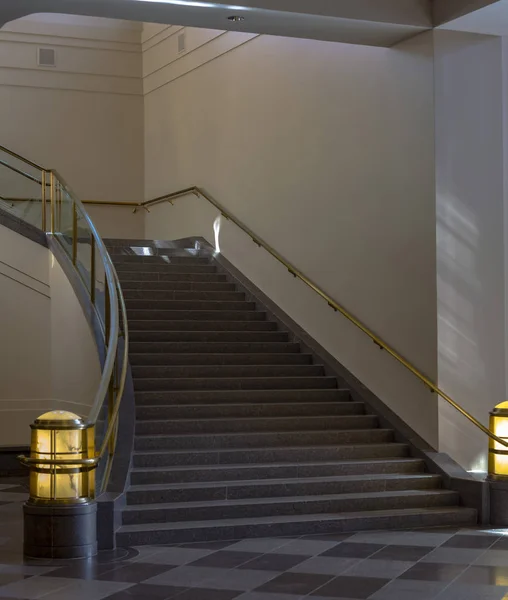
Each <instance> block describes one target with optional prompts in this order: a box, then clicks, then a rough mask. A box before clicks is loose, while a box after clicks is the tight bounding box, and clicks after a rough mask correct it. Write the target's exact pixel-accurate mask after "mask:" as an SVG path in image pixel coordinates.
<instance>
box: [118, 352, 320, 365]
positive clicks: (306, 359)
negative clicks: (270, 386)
mask: <svg viewBox="0 0 508 600" xmlns="http://www.w3.org/2000/svg"><path fill="white" fill-rule="evenodd" d="M130 362H131V365H136V366H138V365H144V366H156V365H160V364H162V365H171V366H173V365H187V364H195V365H200V366H205V365H212V364H213V365H265V364H268V365H287V364H288V363H289V364H302V365H310V364H312V355H311V354H303V353H288V354H285V353H283V352H279V353H274V354H260V353H257V354H256V353H254V354H246V353H244V354H233V353H220V352H217V353H215V354H198V353H191V352H188V353H187V354H178V353H172V354H163V353H149V352H138V353H132V354H131V355H130Z"/></svg>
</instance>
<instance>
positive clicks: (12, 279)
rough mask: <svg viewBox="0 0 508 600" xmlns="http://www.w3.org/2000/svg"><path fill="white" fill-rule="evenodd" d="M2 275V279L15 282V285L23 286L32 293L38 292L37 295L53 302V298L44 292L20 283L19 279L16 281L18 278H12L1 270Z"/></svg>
mask: <svg viewBox="0 0 508 600" xmlns="http://www.w3.org/2000/svg"><path fill="white" fill-rule="evenodd" d="M0 275H1V276H2V277H5V278H7V279H10V280H11V281H14V282H15V283H18V284H19V285H22V286H23V287H26V288H28V289H29V290H32V292H36V293H37V294H40V295H41V296H44V297H45V298H47V299H48V300H51V296H49V295H48V294H45V293H44V292H42V291H41V290H38V289H37V288H35V287H33V286H31V285H28V284H27V283H23V282H22V281H20V280H19V279H16V277H12V276H11V275H7V273H4V272H3V271H1V270H0Z"/></svg>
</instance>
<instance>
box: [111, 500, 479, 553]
mask: <svg viewBox="0 0 508 600" xmlns="http://www.w3.org/2000/svg"><path fill="white" fill-rule="evenodd" d="M476 522H477V513H476V511H475V510H473V509H470V508H460V507H454V506H451V507H446V506H445V507H435V508H406V509H392V510H372V511H359V512H349V513H333V514H326V513H325V514H309V515H287V516H279V517H273V516H270V517H256V518H251V519H221V520H211V521H184V522H178V523H155V524H141V525H123V526H122V527H121V528H120V529H119V530H118V533H117V536H116V540H117V544H118V546H120V547H127V546H138V545H139V546H140V545H144V544H178V543H186V542H205V541H217V540H238V539H244V538H256V537H258V538H259V537H276V536H301V535H307V534H319V533H324V534H331V533H342V532H350V531H360V530H361V531H368V530H377V529H415V528H423V527H440V526H441V527H443V526H446V527H459V528H460V527H468V526H469V527H470V526H474V525H476Z"/></svg>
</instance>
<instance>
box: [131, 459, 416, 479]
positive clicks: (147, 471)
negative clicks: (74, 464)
mask: <svg viewBox="0 0 508 600" xmlns="http://www.w3.org/2000/svg"><path fill="white" fill-rule="evenodd" d="M424 466H425V465H424V462H423V461H422V460H420V459H417V458H394V459H382V460H363V461H362V460H348V461H342V462H298V463H289V462H287V463H268V464H262V463H261V464H255V465H251V464H240V465H211V466H199V467H194V468H192V467H189V466H188V465H187V466H185V467H173V468H172V469H167V468H166V469H161V468H153V467H152V468H134V469H132V470H131V484H132V485H153V484H161V483H162V484H172V483H187V482H200V483H203V482H225V481H247V480H249V481H250V480H253V479H304V478H313V477H338V476H356V475H380V474H395V473H397V474H400V475H401V474H408V473H410V474H414V473H423V471H424Z"/></svg>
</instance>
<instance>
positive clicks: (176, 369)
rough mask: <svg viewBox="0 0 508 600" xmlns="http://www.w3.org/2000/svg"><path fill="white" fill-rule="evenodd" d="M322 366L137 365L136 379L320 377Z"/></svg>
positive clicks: (133, 368)
mask: <svg viewBox="0 0 508 600" xmlns="http://www.w3.org/2000/svg"><path fill="white" fill-rule="evenodd" d="M324 373H325V371H324V368H323V366H322V365H136V366H133V367H132V376H133V377H134V378H135V379H148V378H150V379H156V378H159V377H161V378H168V379H174V378H189V379H195V378H208V377H222V378H225V377H233V378H234V377H319V376H321V375H324Z"/></svg>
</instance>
